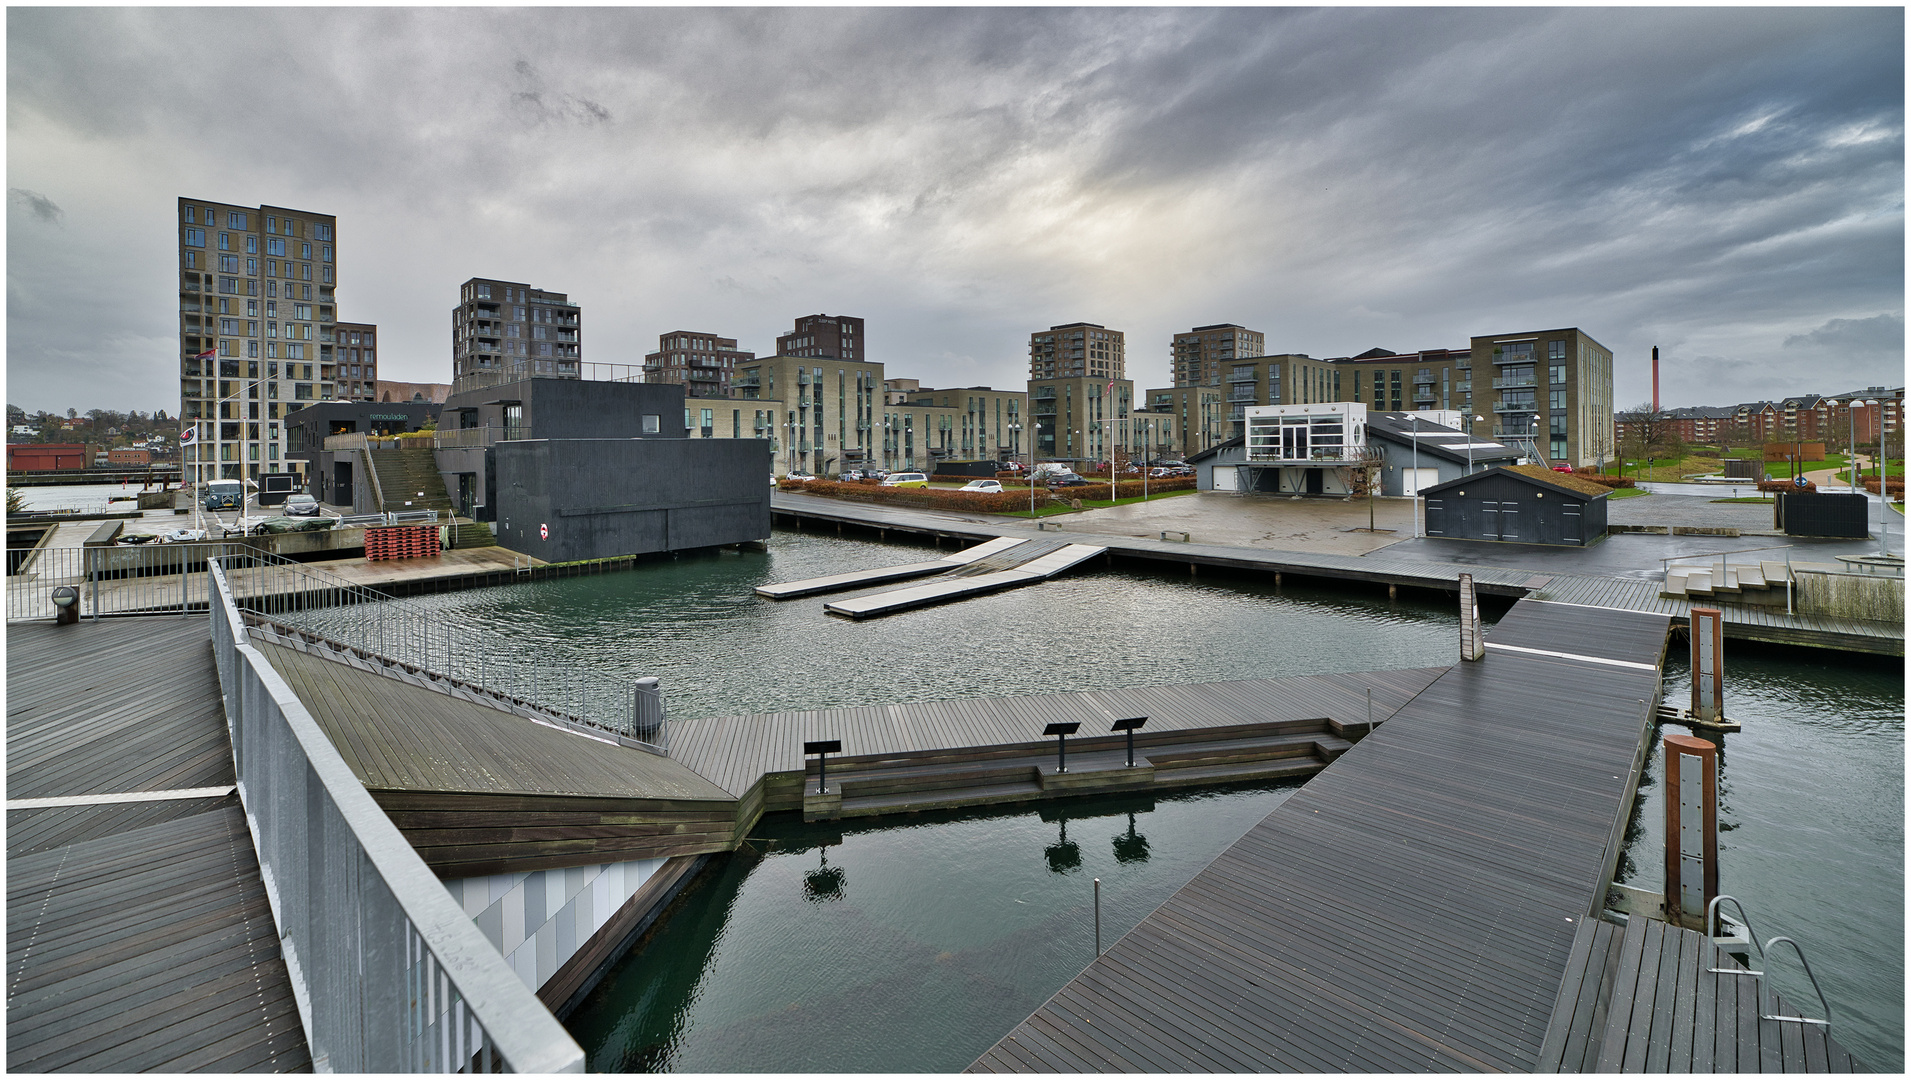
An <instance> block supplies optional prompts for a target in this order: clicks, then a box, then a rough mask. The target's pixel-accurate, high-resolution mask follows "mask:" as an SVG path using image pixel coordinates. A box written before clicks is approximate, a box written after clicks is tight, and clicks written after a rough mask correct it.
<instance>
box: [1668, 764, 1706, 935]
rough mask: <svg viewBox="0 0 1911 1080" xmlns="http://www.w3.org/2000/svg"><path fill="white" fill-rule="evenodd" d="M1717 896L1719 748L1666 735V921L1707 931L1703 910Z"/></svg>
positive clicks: (1704, 910)
mask: <svg viewBox="0 0 1911 1080" xmlns="http://www.w3.org/2000/svg"><path fill="white" fill-rule="evenodd" d="M1718 894H1719V748H1718V745H1717V744H1716V743H1711V742H1707V741H1706V740H1704V739H1699V738H1694V737H1693V736H1691V735H1667V736H1666V737H1665V910H1666V921H1667V922H1670V923H1673V924H1676V925H1679V926H1684V927H1686V928H1687V929H1691V930H1706V929H1707V928H1706V926H1705V912H1706V908H1707V906H1708V905H1710V904H1711V903H1712V898H1713V897H1715V896H1717V895H1718ZM1708 932H1709V931H1708Z"/></svg>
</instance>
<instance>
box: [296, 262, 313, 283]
mask: <svg viewBox="0 0 1911 1080" xmlns="http://www.w3.org/2000/svg"><path fill="white" fill-rule="evenodd" d="M299 276H300V277H302V278H304V279H305V280H307V281H310V280H312V264H311V263H300V264H299Z"/></svg>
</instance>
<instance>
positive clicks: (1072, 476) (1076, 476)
mask: <svg viewBox="0 0 1911 1080" xmlns="http://www.w3.org/2000/svg"><path fill="white" fill-rule="evenodd" d="M1087 483H1088V481H1087V480H1086V479H1084V478H1083V477H1082V475H1081V474H1080V473H1072V472H1063V473H1049V474H1048V486H1049V487H1052V488H1058V487H1083V486H1085V485H1086V484H1087Z"/></svg>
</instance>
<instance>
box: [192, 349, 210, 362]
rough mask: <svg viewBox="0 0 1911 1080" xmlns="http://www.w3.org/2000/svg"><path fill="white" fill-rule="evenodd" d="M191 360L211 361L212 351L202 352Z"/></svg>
mask: <svg viewBox="0 0 1911 1080" xmlns="http://www.w3.org/2000/svg"><path fill="white" fill-rule="evenodd" d="M193 359H194V360H210V359H212V350H211V349H207V350H206V351H205V352H202V353H200V354H199V355H198V356H195V357H193Z"/></svg>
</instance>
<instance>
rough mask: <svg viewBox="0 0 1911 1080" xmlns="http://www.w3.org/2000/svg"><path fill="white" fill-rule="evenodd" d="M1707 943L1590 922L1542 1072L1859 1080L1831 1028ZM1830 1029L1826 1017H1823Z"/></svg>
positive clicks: (1689, 934) (1640, 922)
mask: <svg viewBox="0 0 1911 1080" xmlns="http://www.w3.org/2000/svg"><path fill="white" fill-rule="evenodd" d="M1714 968H1725V969H1728V970H1729V971H1732V972H1741V973H1742V972H1745V968H1744V967H1743V965H1741V964H1739V962H1738V961H1736V960H1734V959H1733V958H1732V957H1730V956H1728V955H1726V954H1725V953H1724V952H1723V951H1721V950H1720V949H1719V948H1718V947H1717V946H1716V945H1713V944H1712V942H1711V941H1710V940H1708V939H1707V938H1706V936H1705V935H1704V934H1701V933H1699V932H1697V931H1695V930H1686V929H1683V928H1680V927H1675V926H1670V925H1667V924H1666V923H1663V922H1656V921H1653V920H1649V919H1646V918H1643V917H1638V918H1634V919H1631V920H1630V921H1628V922H1627V923H1626V926H1625V928H1624V929H1623V930H1622V929H1620V928H1619V927H1617V926H1614V925H1612V924H1610V923H1607V922H1603V921H1600V920H1596V919H1587V920H1584V921H1582V922H1581V923H1580V925H1579V930H1578V931H1577V933H1576V934H1575V935H1574V937H1573V948H1572V954H1571V958H1570V959H1569V960H1568V962H1567V966H1566V977H1565V978H1564V979H1563V980H1561V982H1560V987H1559V995H1558V997H1557V999H1556V1002H1555V1005H1554V1009H1553V1020H1552V1023H1551V1025H1550V1026H1549V1027H1548V1029H1547V1032H1546V1039H1545V1042H1544V1044H1543V1045H1542V1047H1541V1049H1540V1058H1539V1066H1538V1068H1539V1071H1541V1072H1620V1071H1624V1072H1658V1073H1666V1072H1671V1073H1709V1072H1761V1071H1762V1072H1844V1073H1848V1072H1855V1071H1858V1070H1857V1067H1856V1064H1855V1063H1854V1062H1853V1061H1852V1059H1851V1053H1850V1052H1849V1051H1847V1050H1846V1049H1845V1048H1844V1046H1843V1045H1842V1044H1840V1043H1839V1042H1838V1040H1836V1039H1834V1038H1832V1037H1831V1036H1830V1035H1829V1034H1828V1033H1827V1032H1826V1031H1825V1029H1824V1028H1822V1027H1820V1026H1817V1025H1813V1024H1795V1023H1788V1022H1786V1021H1783V1020H1766V1019H1764V1017H1766V1016H1800V1015H1814V1014H1812V1013H1810V1012H1806V1013H1800V1012H1799V1011H1798V1010H1797V1009H1795V1008H1793V1007H1792V1006H1791V1005H1790V1004H1788V1003H1787V1002H1786V1001H1785V1000H1784V998H1782V997H1780V996H1779V995H1777V994H1776V993H1774V992H1773V991H1772V990H1771V988H1770V987H1769V986H1768V985H1766V982H1765V980H1764V979H1763V978H1754V977H1753V976H1751V975H1750V974H1749V973H1746V974H1727V973H1725V972H1717V971H1714V970H1712V969H1714ZM1818 1019H1821V1020H1822V1019H1824V1017H1818Z"/></svg>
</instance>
